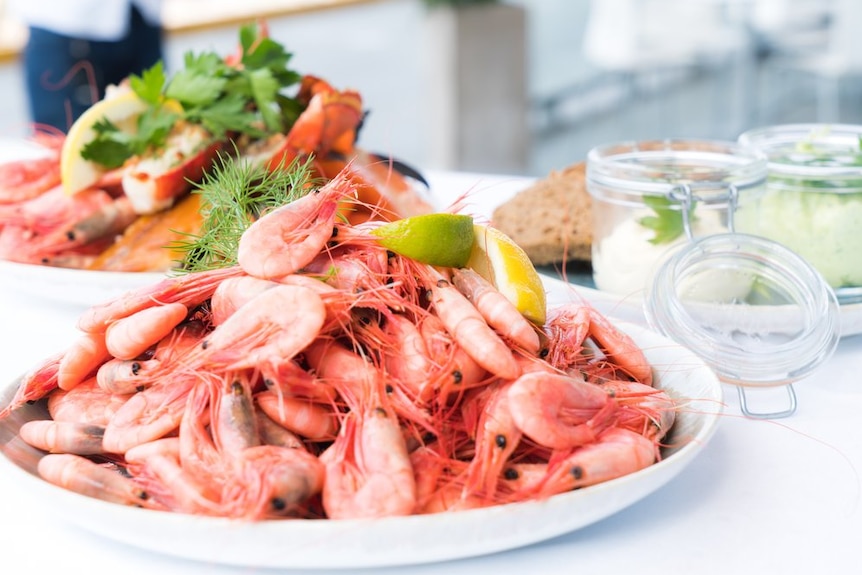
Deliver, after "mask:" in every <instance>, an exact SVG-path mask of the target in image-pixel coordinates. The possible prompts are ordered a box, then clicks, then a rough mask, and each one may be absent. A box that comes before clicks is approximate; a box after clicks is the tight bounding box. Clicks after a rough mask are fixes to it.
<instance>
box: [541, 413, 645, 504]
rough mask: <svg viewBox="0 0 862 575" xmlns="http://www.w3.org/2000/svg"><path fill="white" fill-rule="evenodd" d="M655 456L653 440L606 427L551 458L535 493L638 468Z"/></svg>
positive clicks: (582, 484) (553, 491) (568, 488)
mask: <svg viewBox="0 0 862 575" xmlns="http://www.w3.org/2000/svg"><path fill="white" fill-rule="evenodd" d="M655 459H656V450H655V444H654V443H653V442H652V441H650V440H649V439H647V438H646V437H644V436H642V435H640V434H639V433H635V432H633V431H629V430H628V429H622V428H619V427H610V428H608V429H607V430H605V431H604V432H602V433H601V435H599V437H598V438H597V439H596V441H594V442H593V443H590V444H588V445H584V446H582V447H577V448H575V449H573V450H572V451H570V452H569V453H568V454H564V455H563V456H560V457H557V458H555V459H552V460H551V461H550V462H549V464H548V472H547V475H546V477H545V478H544V480H542V481H541V482H540V485H539V487H538V494H539V495H540V496H542V497H549V496H551V495H556V494H557V493H564V492H566V491H571V490H573V489H578V488H580V487H586V486H589V485H595V484H597V483H602V482H604V481H609V480H611V479H616V478H617V477H622V476H623V475H628V474H630V473H635V472H636V471H640V470H641V469H644V468H646V467H648V466H650V465H652V464H653V463H655Z"/></svg>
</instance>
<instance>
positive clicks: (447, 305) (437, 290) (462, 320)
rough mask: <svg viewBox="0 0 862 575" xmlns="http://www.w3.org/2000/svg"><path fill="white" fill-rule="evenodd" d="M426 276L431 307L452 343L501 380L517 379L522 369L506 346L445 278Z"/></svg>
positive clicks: (435, 273)
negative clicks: (452, 339) (453, 341)
mask: <svg viewBox="0 0 862 575" xmlns="http://www.w3.org/2000/svg"><path fill="white" fill-rule="evenodd" d="M429 273H430V275H431V278H432V281H429V284H430V285H429V286H428V287H429V290H430V299H431V305H432V306H433V307H434V311H435V312H436V313H437V316H438V317H439V318H440V320H441V321H442V322H443V325H444V326H445V327H446V330H447V331H448V332H449V333H450V334H451V335H452V337H453V338H454V339H455V341H456V342H457V343H458V344H459V345H460V346H461V348H462V349H464V351H465V352H467V354H469V355H470V357H472V358H473V359H474V360H476V363H478V364H479V365H481V366H482V367H484V368H485V369H487V370H488V371H490V372H491V373H493V374H494V375H496V376H498V377H500V378H502V379H515V378H517V377H518V375H520V373H521V369H520V366H519V365H518V362H517V361H516V360H515V358H514V356H513V354H512V350H511V349H510V348H509V346H508V345H506V343H505V342H504V341H503V340H502V339H500V336H498V335H497V334H496V333H495V332H494V330H492V329H491V328H490V327H488V324H487V323H486V322H485V319H484V318H483V317H482V315H481V314H480V313H479V312H478V310H476V308H475V307H474V306H473V304H471V303H470V302H469V301H468V300H467V298H465V297H464V296H463V295H462V294H461V292H459V291H458V290H457V289H456V288H455V287H454V286H453V285H452V284H451V283H449V281H448V280H447V279H445V278H444V277H443V276H441V275H440V274H439V273H437V272H435V271H433V270H429ZM435 276H436V280H435V279H434V277H435Z"/></svg>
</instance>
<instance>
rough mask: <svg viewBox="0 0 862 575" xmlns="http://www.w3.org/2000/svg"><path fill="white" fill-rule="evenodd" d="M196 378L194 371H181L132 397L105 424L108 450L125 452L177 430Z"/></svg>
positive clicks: (104, 439) (103, 442) (104, 441)
mask: <svg viewBox="0 0 862 575" xmlns="http://www.w3.org/2000/svg"><path fill="white" fill-rule="evenodd" d="M195 381H196V378H195V375H194V374H180V375H176V376H174V377H171V378H165V380H163V381H160V382H158V383H156V384H155V385H153V386H151V387H148V388H147V389H145V390H144V391H141V392H139V393H136V394H134V395H132V396H131V397H129V399H128V401H126V403H124V404H123V406H122V407H120V409H118V410H117V412H116V413H115V414H114V416H113V417H112V418H111V421H110V422H108V425H107V426H105V437H104V438H103V440H102V444H103V446H104V448H105V451H107V452H109V453H125V452H126V451H128V450H129V449H131V448H132V447H134V446H136V445H140V444H142V443H147V442H150V441H153V440H155V439H159V438H161V437H164V436H166V435H167V434H168V433H170V432H172V431H174V430H176V429H177V428H178V427H179V425H180V421H181V420H182V419H183V411H184V409H185V404H186V400H187V399H188V396H189V393H190V392H191V389H192V388H193V387H194V384H195Z"/></svg>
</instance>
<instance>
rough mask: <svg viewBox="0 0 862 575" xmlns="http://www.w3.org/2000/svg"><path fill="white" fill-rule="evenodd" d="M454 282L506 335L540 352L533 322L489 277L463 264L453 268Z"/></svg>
mask: <svg viewBox="0 0 862 575" xmlns="http://www.w3.org/2000/svg"><path fill="white" fill-rule="evenodd" d="M452 283H453V284H455V287H456V288H458V290H459V291H460V292H461V293H462V294H464V297H466V298H467V299H468V300H470V301H471V302H473V305H474V306H476V309H477V310H479V313H481V314H482V317H483V318H485V321H486V322H487V323H488V325H489V326H491V327H492V328H494V329H495V330H496V331H497V333H499V334H500V335H502V336H503V338H505V339H508V340H509V341H511V342H513V343H514V344H515V345H516V346H518V347H519V348H521V349H523V350H524V351H526V352H527V353H529V354H532V355H535V354H537V353H539V348H540V347H541V343H540V341H539V335H538V333H536V330H535V328H534V327H533V325H532V324H531V323H530V322H529V321H528V320H527V318H525V317H524V316H523V315H522V314H521V312H519V311H518V308H516V307H515V306H514V305H513V304H512V302H510V301H509V300H508V299H507V298H506V296H504V295H503V294H501V293H500V292H499V291H497V289H496V288H495V287H494V286H493V285H491V283H490V282H489V281H488V280H486V279H485V278H483V277H482V276H480V275H479V274H478V273H476V272H475V271H473V270H472V269H470V268H461V269H455V270H453V271H452Z"/></svg>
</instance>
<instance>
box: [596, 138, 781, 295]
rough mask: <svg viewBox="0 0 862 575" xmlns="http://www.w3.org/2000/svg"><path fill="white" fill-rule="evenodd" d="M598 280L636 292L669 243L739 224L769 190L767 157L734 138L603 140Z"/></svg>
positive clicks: (621, 291)
mask: <svg viewBox="0 0 862 575" xmlns="http://www.w3.org/2000/svg"><path fill="white" fill-rule="evenodd" d="M586 182H587V191H588V192H589V194H590V195H591V196H592V200H593V201H592V210H593V244H592V268H593V281H594V282H595V284H596V287H597V288H598V289H600V290H602V291H605V292H608V293H613V294H618V295H621V296H630V295H632V294H640V293H642V291H643V289H644V288H646V285H647V281H648V278H649V277H650V275H651V273H652V271H653V270H654V269H655V267H656V265H657V264H658V263H659V261H660V260H661V259H662V257H663V256H664V255H665V254H667V253H668V251H669V250H670V249H673V248H676V247H678V246H679V245H681V244H684V243H686V242H688V241H690V240H691V239H692V238H698V237H704V236H708V235H713V234H718V233H725V232H728V231H730V230H732V227H733V218H734V217H735V214H736V213H737V212H739V211H742V210H744V209H745V206H746V205H747V204H748V202H749V198H750V196H752V195H757V194H760V193H762V192H763V190H764V184H765V182H766V158H765V156H764V155H763V154H762V153H759V152H756V151H752V150H749V149H746V148H743V147H742V146H740V145H738V144H737V143H735V142H719V141H706V140H655V141H642V142H623V143H616V144H610V145H606V146H601V147H597V148H594V149H592V150H590V152H589V153H588V155H587V180H586Z"/></svg>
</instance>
